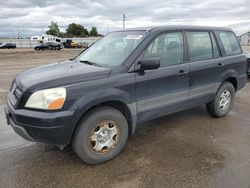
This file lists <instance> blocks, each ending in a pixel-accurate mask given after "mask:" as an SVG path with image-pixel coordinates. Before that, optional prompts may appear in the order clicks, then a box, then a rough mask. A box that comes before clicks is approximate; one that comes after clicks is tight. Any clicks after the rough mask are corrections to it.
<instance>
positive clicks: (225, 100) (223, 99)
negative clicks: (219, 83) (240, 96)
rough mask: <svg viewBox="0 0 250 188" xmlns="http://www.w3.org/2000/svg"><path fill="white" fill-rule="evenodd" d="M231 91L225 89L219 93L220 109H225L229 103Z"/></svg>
mask: <svg viewBox="0 0 250 188" xmlns="http://www.w3.org/2000/svg"><path fill="white" fill-rule="evenodd" d="M231 98H232V97H231V93H230V91H228V90H225V91H223V92H222V93H221V96H220V100H219V105H220V109H221V110H222V111H226V110H227V109H228V107H229V106H230V104H231Z"/></svg>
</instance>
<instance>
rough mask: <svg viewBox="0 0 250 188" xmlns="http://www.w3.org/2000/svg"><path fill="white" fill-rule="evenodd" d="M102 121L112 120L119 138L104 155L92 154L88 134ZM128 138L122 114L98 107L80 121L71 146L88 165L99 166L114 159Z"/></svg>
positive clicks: (111, 109)
mask: <svg viewBox="0 0 250 188" xmlns="http://www.w3.org/2000/svg"><path fill="white" fill-rule="evenodd" d="M103 120H112V121H114V122H116V124H117V126H118V128H119V130H120V137H119V141H118V143H117V144H116V146H115V147H114V148H113V149H111V150H110V151H108V152H107V153H106V154H101V153H97V152H94V151H93V150H92V149H91V148H90V147H89V140H88V139H89V133H90V131H92V130H93V129H94V128H95V127H96V125H97V123H99V122H100V121H103ZM127 138H128V124H127V120H126V118H125V117H124V116H123V114H122V113H121V112H120V111H118V110H116V109H115V108H112V107H100V108H97V109H95V110H93V111H91V112H90V113H88V114H87V115H86V116H85V117H84V118H83V120H82V121H80V123H79V125H78V128H77V130H76V133H75V135H74V138H73V142H72V146H73V149H74V150H75V152H76V154H77V155H78V156H79V157H80V158H81V159H82V160H83V161H85V162H86V163H88V164H100V163H103V162H106V161H108V160H111V159H113V158H114V157H116V156H117V155H118V154H119V153H120V152H121V151H122V149H123V147H124V145H125V144H126V141H127Z"/></svg>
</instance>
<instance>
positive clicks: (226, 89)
mask: <svg viewBox="0 0 250 188" xmlns="http://www.w3.org/2000/svg"><path fill="white" fill-rule="evenodd" d="M234 98H235V89H234V86H233V85H232V84H231V83H230V82H224V83H223V84H222V85H221V86H220V88H219V89H218V91H217V93H216V95H215V98H214V100H213V101H212V102H211V103H208V104H206V108H207V110H208V112H209V113H210V114H211V115H212V116H214V117H224V116H226V115H227V114H228V113H229V112H230V110H231V109H232V106H233V103H234Z"/></svg>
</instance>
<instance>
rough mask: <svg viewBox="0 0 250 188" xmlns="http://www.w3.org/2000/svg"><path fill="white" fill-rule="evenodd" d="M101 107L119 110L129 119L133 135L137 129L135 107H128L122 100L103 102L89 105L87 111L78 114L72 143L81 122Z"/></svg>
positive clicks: (130, 130)
mask: <svg viewBox="0 0 250 188" xmlns="http://www.w3.org/2000/svg"><path fill="white" fill-rule="evenodd" d="M101 106H108V107H113V108H115V109H117V110H119V111H120V112H121V113H122V114H123V115H124V116H125V118H126V119H127V122H128V128H129V135H133V134H134V132H135V128H136V115H135V109H131V108H135V107H128V105H127V104H126V103H125V102H124V101H120V100H103V101H101V102H98V103H95V104H92V105H89V106H88V107H87V108H85V110H81V111H80V112H78V116H77V120H76V123H75V126H74V129H73V133H72V135H71V138H70V142H71V141H72V138H73V137H74V135H75V131H76V130H77V127H78V125H79V122H81V120H82V119H83V118H84V117H85V116H86V115H87V114H88V113H90V112H91V111H93V110H94V109H96V108H98V107H101Z"/></svg>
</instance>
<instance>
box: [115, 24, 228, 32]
mask: <svg viewBox="0 0 250 188" xmlns="http://www.w3.org/2000/svg"><path fill="white" fill-rule="evenodd" d="M158 29H159V30H184V29H194V30H196V29H197V30H223V31H232V29H231V28H227V27H213V26H192V25H168V26H151V27H136V28H127V29H123V30H119V31H151V30H158Z"/></svg>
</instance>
